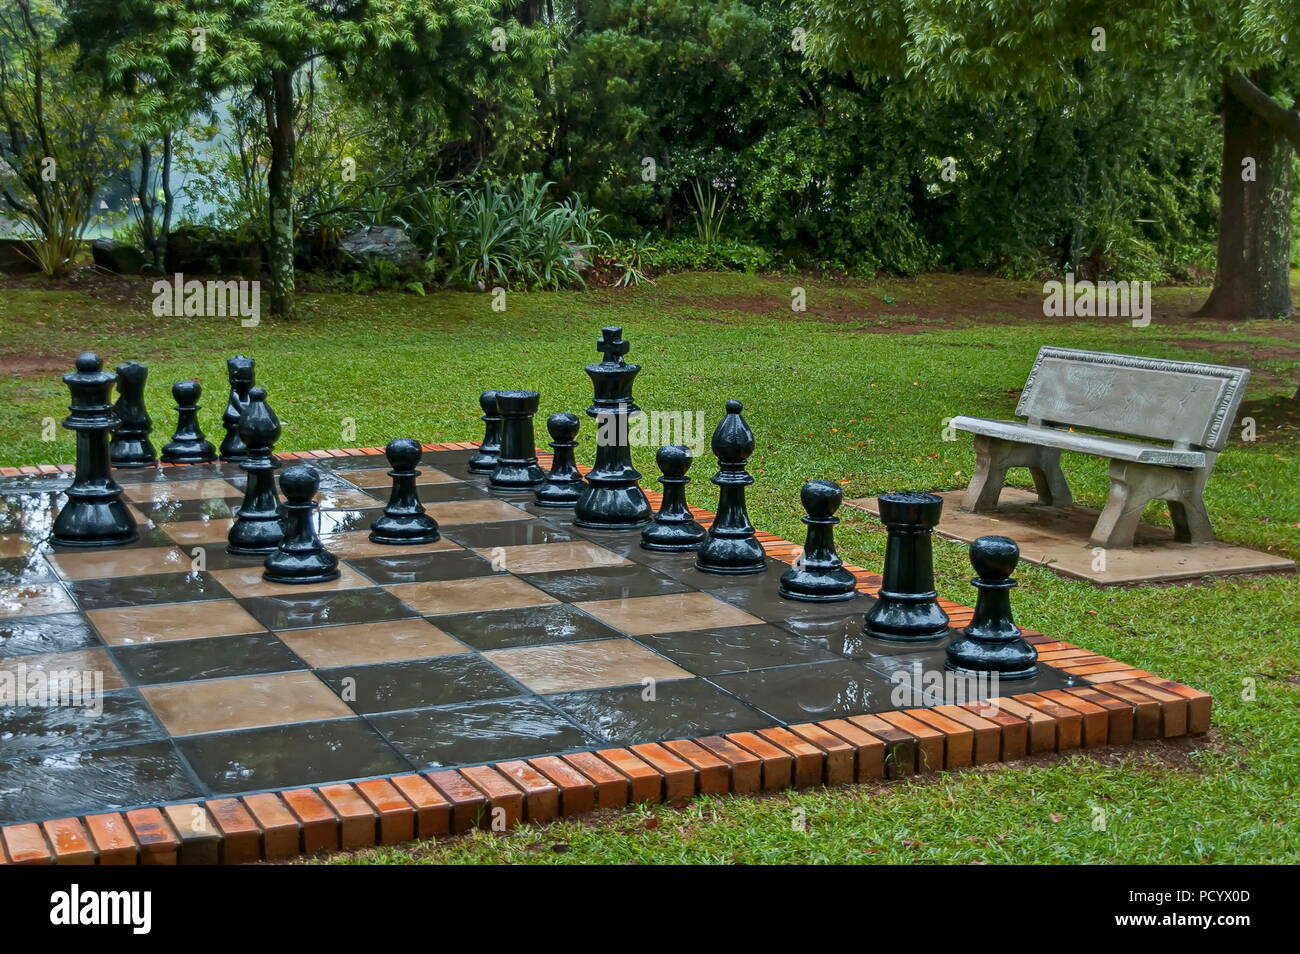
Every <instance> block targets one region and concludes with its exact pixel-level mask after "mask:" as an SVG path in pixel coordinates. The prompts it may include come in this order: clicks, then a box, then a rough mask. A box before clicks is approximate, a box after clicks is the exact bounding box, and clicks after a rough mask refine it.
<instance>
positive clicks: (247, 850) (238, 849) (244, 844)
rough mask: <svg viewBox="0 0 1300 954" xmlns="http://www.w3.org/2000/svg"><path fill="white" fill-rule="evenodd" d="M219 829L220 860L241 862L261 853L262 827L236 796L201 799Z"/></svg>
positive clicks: (248, 861)
mask: <svg viewBox="0 0 1300 954" xmlns="http://www.w3.org/2000/svg"><path fill="white" fill-rule="evenodd" d="M205 804H206V805H207V809H208V811H209V812H211V813H212V820H213V821H214V822H215V823H216V826H217V830H218V831H219V832H220V833H221V863H222V864H225V865H244V864H249V863H250V862H253V861H257V860H258V858H259V857H260V856H261V849H262V830H261V829H260V828H258V827H257V822H255V821H253V816H252V815H250V814H249V813H248V809H247V808H245V807H244V806H243V803H241V802H240V801H239V799H237V798H214V799H212V800H210V801H208V802H206V803H205Z"/></svg>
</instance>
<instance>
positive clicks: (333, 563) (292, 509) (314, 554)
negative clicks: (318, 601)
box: [262, 464, 339, 584]
mask: <svg viewBox="0 0 1300 954" xmlns="http://www.w3.org/2000/svg"><path fill="white" fill-rule="evenodd" d="M319 489H320V472H319V471H317V470H316V468H315V467H312V466H311V465H310V464H295V465H294V466H293V467H288V468H286V469H285V471H284V473H283V474H281V475H280V490H281V492H282V493H283V494H284V539H283V540H281V541H280V548H279V549H278V550H276V551H275V552H274V553H272V554H271V555H270V556H269V557H267V558H266V563H265V564H264V565H265V567H266V569H265V570H263V571H262V579H264V580H266V582H268V583H293V584H303V583H328V582H329V581H330V580H337V579H338V578H339V561H338V557H336V556H334V554H332V553H330V552H329V551H328V550H326V549H325V545H324V544H322V543H321V542H320V537H318V536H317V535H316V527H315V526H314V523H315V521H314V520H313V519H312V518H313V517H314V516H315V512H316V501H314V500H313V499H312V498H313V497H315V496H316V491H317V490H319Z"/></svg>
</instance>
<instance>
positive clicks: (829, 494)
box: [777, 480, 858, 603]
mask: <svg viewBox="0 0 1300 954" xmlns="http://www.w3.org/2000/svg"><path fill="white" fill-rule="evenodd" d="M799 500H800V502H801V503H802V504H803V509H804V510H805V511H806V512H807V516H806V517H803V518H802V519H803V522H804V523H805V524H806V525H807V526H808V534H807V536H806V538H805V539H804V545H803V553H802V554H801V555H800V557H799V559H798V561H797V562H796V563H795V564H794V566H792V567H791V568H790V569H788V570H786V571H785V572H784V573H783V574H781V584H780V586H779V587H778V588H777V592H778V593H779V594H780V595H781V596H784V597H785V598H786V599H790V600H806V601H808V602H810V603H834V602H838V601H840V600H851V599H853V597H854V596H856V595H857V592H858V589H857V586H858V583H857V580H855V579H854V578H853V574H852V573H850V572H849V571H848V570H846V569H844V564H843V563H842V562H841V561H840V558H839V555H838V554H837V553H836V552H835V525H836V524H837V523H839V522H840V518H839V517H837V516H835V511H836V510H838V509H839V508H840V504H841V503H842V502H843V501H844V491H842V490H841V489H840V485H839V484H837V483H835V481H833V480H810V481H808V482H807V483H805V484H804V485H803V489H802V490H800V491H799Z"/></svg>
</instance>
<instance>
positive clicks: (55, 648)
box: [0, 613, 103, 657]
mask: <svg viewBox="0 0 1300 954" xmlns="http://www.w3.org/2000/svg"><path fill="white" fill-rule="evenodd" d="M101 645H103V644H102V643H101V642H100V640H99V637H98V636H96V635H95V631H94V629H93V628H92V627H91V625H90V623H89V622H88V621H87V620H86V617H84V616H82V615H81V614H80V613H57V614H55V615H52V616H21V617H19V618H17V619H0V657H4V656H29V655H31V654H33V653H62V652H67V651H69V650H72V649H88V648H90V647H92V646H101Z"/></svg>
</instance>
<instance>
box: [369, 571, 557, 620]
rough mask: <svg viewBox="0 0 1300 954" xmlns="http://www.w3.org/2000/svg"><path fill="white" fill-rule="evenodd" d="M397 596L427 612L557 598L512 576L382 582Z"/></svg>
mask: <svg viewBox="0 0 1300 954" xmlns="http://www.w3.org/2000/svg"><path fill="white" fill-rule="evenodd" d="M384 589H386V590H387V591H388V592H390V593H392V594H393V595H394V596H396V597H397V598H398V599H399V600H401V601H402V602H403V603H405V604H406V605H407V606H409V607H411V609H413V610H415V611H416V612H419V613H423V614H424V615H426V616H445V615H448V614H450V613H481V612H483V611H485V610H494V609H513V608H515V607H518V606H544V605H546V604H547V603H558V602H559V600H557V599H555V598H554V597H551V596H547V595H546V594H545V593H543V592H542V591H541V590H539V589H537V587H535V586H529V585H528V584H527V583H525V582H524V581H523V580H516V579H515V578H514V577H512V576H481V577H476V578H475V579H472V580H441V581H436V582H429V583H396V584H394V585H392V586H385V587H384Z"/></svg>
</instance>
